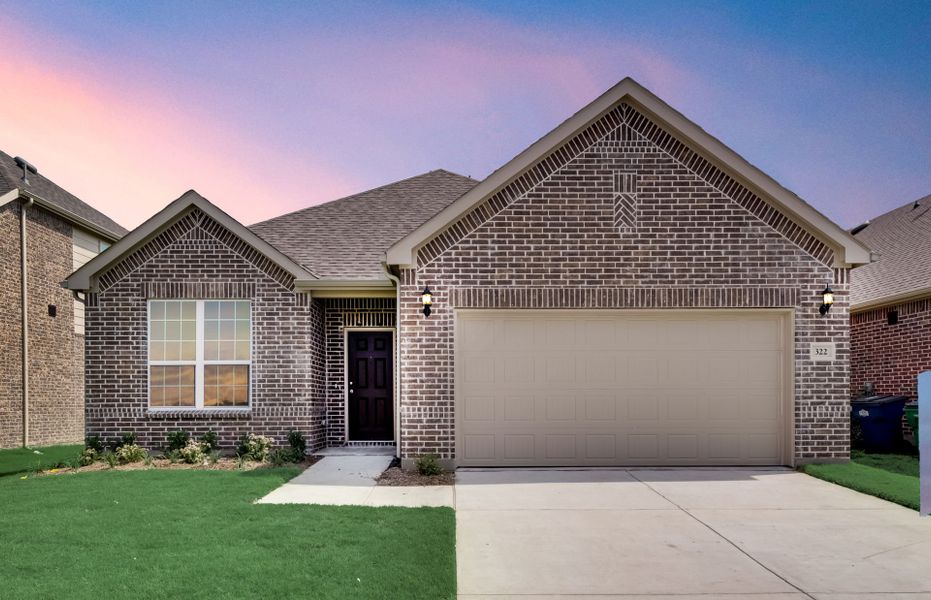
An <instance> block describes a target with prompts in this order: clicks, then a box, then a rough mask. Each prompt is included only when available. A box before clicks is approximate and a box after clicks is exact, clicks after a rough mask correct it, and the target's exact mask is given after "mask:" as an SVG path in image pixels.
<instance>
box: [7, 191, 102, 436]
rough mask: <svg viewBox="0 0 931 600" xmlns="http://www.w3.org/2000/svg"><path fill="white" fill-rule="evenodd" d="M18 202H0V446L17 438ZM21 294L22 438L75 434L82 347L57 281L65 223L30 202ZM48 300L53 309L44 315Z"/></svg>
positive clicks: (79, 428)
mask: <svg viewBox="0 0 931 600" xmlns="http://www.w3.org/2000/svg"><path fill="white" fill-rule="evenodd" d="M21 210H22V202H20V201H15V202H11V203H9V204H6V205H5V206H3V207H0V303H2V306H3V310H2V311H0V348H2V350H0V352H2V360H0V381H2V382H3V384H2V386H0V448H9V447H15V446H20V445H22V442H23V430H22V422H23V413H22V406H23V404H22V403H23V399H22V309H21V307H22V296H21V289H20V283H21V273H20V252H21V236H20V214H21ZM26 218H27V224H26V237H27V246H26V251H27V261H28V267H27V273H28V279H27V287H28V300H29V308H28V311H29V314H28V316H29V440H28V442H29V445H31V446H44V445H51V444H64V443H73V442H78V441H80V440H81V439H83V435H84V411H83V356H82V354H83V347H84V338H83V337H82V336H79V335H76V334H75V333H74V301H73V299H72V295H71V292H70V291H69V290H66V289H63V288H62V287H61V286H60V282H61V281H62V280H64V279H65V278H66V277H68V275H69V274H70V273H71V268H72V228H71V225H70V224H69V223H67V222H66V221H63V220H62V219H60V218H58V217H56V216H55V215H53V214H51V213H49V212H47V211H45V210H43V209H41V208H39V207H37V206H32V207H30V208H28V209H26ZM49 305H54V306H55V307H56V316H54V317H52V316H50V315H49V309H48V307H49Z"/></svg>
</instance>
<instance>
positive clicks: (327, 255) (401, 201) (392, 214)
mask: <svg viewBox="0 0 931 600" xmlns="http://www.w3.org/2000/svg"><path fill="white" fill-rule="evenodd" d="M477 183H478V182H477V181H475V180H474V179H471V178H469V177H465V176H463V175H457V174H455V173H450V172H449V171H444V170H442V169H439V170H436V171H430V172H429V173H424V174H423V175H417V176H415V177H411V178H409V179H402V180H401V181H397V182H395V183H389V184H388V185H384V186H381V187H378V188H375V189H373V190H368V191H366V192H362V193H359V194H355V195H353V196H347V197H345V198H340V199H339V200H333V201H332V202H327V203H325V204H317V205H315V206H310V207H308V208H305V209H302V210H299V211H296V212H292V213H288V214H286V215H282V216H280V217H275V218H274V219H270V220H268V221H263V222H261V223H256V224H255V225H251V226H250V227H249V229H251V230H252V231H254V232H255V233H256V234H258V236H259V237H261V238H262V239H264V240H265V241H266V242H268V243H270V244H271V245H273V246H275V247H276V248H277V249H278V250H280V251H281V252H283V253H284V254H286V255H288V256H290V257H291V258H293V259H294V260H295V261H297V262H298V263H300V264H301V265H302V266H304V267H305V268H306V269H308V270H309V271H311V272H313V273H315V274H317V275H318V276H319V277H320V278H322V279H360V280H378V279H384V278H385V275H384V271H383V270H382V267H381V261H382V260H383V257H384V253H385V250H387V249H388V247H389V246H391V245H392V244H394V243H395V242H397V241H398V240H399V239H401V238H402V237H404V236H405V235H407V234H408V233H410V232H411V231H413V230H414V229H416V228H417V227H418V226H420V225H421V224H423V223H424V222H425V221H426V220H427V219H429V218H430V217H432V216H433V215H435V214H436V213H438V212H439V211H441V210H443V209H444V208H446V207H447V206H449V205H450V204H452V202H453V201H454V200H456V199H457V198H458V197H459V196H461V195H462V194H464V193H465V192H467V191H469V190H470V189H472V188H473V187H474V186H475V185H476V184H477Z"/></svg>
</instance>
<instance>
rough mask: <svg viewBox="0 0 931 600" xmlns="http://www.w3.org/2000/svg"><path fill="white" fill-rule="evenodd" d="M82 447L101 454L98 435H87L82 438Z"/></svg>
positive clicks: (101, 446)
mask: <svg viewBox="0 0 931 600" xmlns="http://www.w3.org/2000/svg"><path fill="white" fill-rule="evenodd" d="M84 448H85V449H87V450H93V451H94V452H96V453H97V454H103V451H104V447H103V442H102V441H100V436H99V435H89V436H87V437H86V438H84Z"/></svg>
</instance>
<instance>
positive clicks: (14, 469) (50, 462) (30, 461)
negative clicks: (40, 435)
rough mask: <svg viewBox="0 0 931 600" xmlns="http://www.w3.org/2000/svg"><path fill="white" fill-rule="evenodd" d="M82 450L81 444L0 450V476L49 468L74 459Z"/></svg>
mask: <svg viewBox="0 0 931 600" xmlns="http://www.w3.org/2000/svg"><path fill="white" fill-rule="evenodd" d="M82 450H84V445H83V444H77V445H65V446H45V447H43V448H13V449H10V450H0V477H4V476H6V475H14V474H16V473H25V472H27V471H43V470H46V469H51V468H52V467H55V466H58V465H60V464H63V463H68V462H70V461H72V460H74V459H75V458H77V457H78V455H80V454H81V451H82ZM37 452H38V454H37Z"/></svg>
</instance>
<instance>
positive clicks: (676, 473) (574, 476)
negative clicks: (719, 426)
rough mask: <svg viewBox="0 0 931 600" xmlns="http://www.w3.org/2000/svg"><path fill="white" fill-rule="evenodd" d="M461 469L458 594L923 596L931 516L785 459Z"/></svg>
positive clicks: (930, 575)
mask: <svg viewBox="0 0 931 600" xmlns="http://www.w3.org/2000/svg"><path fill="white" fill-rule="evenodd" d="M456 477H457V483H456V524H457V542H456V549H457V556H458V558H457V561H458V577H459V594H460V598H482V599H486V600H487V599H490V598H520V599H521V600H527V599H529V598H566V597H585V596H597V597H598V598H599V599H602V600H603V599H606V598H624V599H625V600H632V599H636V598H651V599H656V598H667V597H668V598H670V599H673V598H674V599H675V600H686V599H688V598H702V599H703V600H708V598H716V597H724V598H728V597H730V598H738V597H739V598H744V597H752V598H754V599H756V600H767V599H769V598H774V599H775V598H778V599H790V598H818V599H831V600H840V599H848V598H849V599H854V598H856V599H865V598H873V597H880V598H882V599H883V600H890V599H893V598H908V599H909V600H917V599H919V598H931V518H926V519H922V518H920V517H918V515H917V513H915V512H914V511H911V510H908V509H906V508H902V507H899V506H896V505H894V504H891V503H888V502H884V501H882V500H878V499H876V498H873V497H871V496H866V495H863V494H859V493H857V492H853V491H851V490H847V489H845V488H842V487H839V486H835V485H832V484H830V483H826V482H823V481H820V480H817V479H814V478H811V477H808V476H807V475H803V474H801V473H796V472H793V471H790V470H787V469H656V470H646V469H642V470H641V469H631V470H620V469H618V470H606V469H600V470H487V471H482V470H460V471H459V472H458V473H457V476H456ZM880 594H882V595H880Z"/></svg>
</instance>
